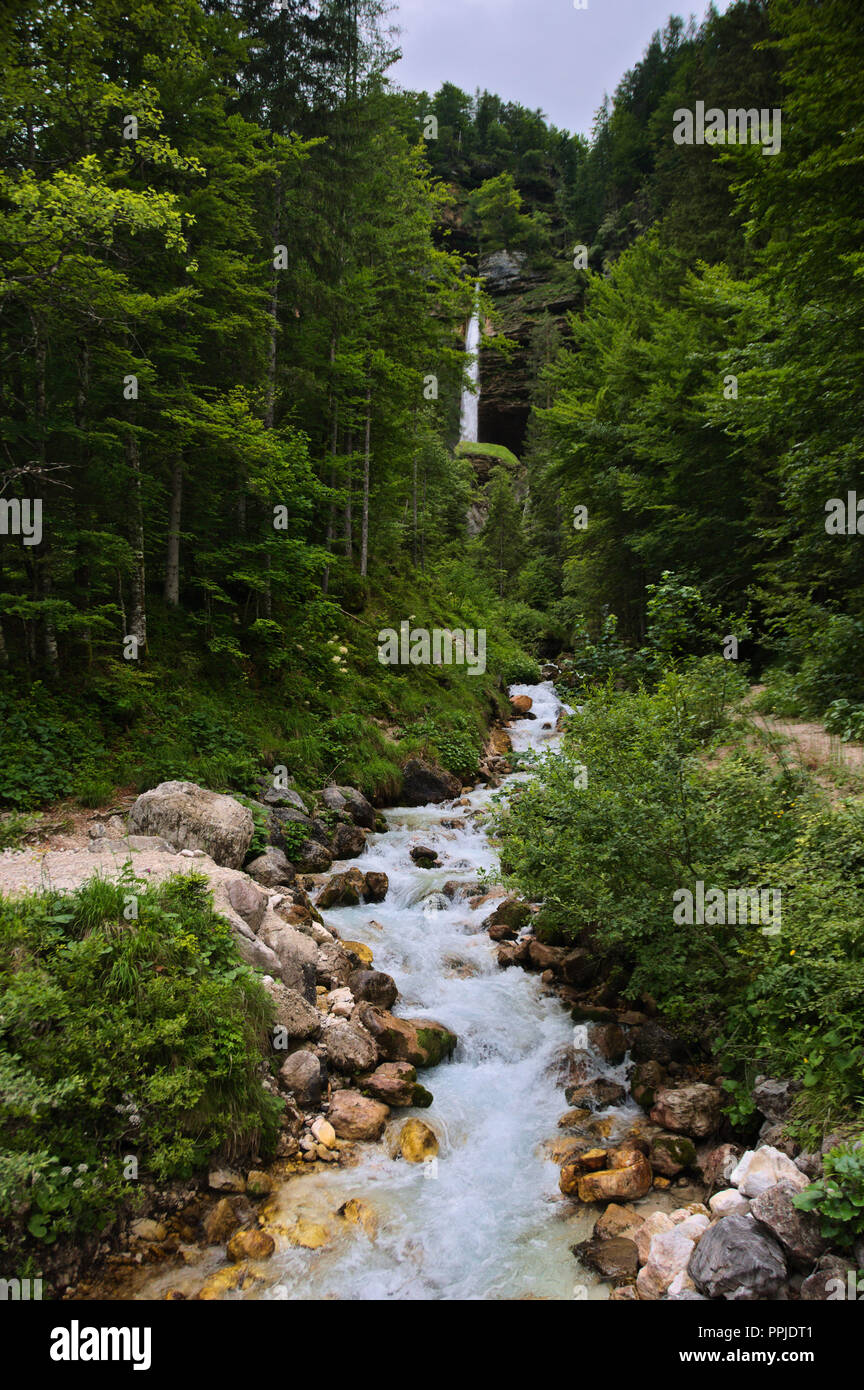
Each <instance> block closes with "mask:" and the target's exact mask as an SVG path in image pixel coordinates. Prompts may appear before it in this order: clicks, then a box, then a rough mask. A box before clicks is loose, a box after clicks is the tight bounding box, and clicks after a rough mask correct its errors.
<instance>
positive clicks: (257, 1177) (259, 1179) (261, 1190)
mask: <svg viewBox="0 0 864 1390" xmlns="http://www.w3.org/2000/svg"><path fill="white" fill-rule="evenodd" d="M246 1191H247V1193H248V1194H249V1196H250V1197H268V1196H269V1195H270V1193H271V1192H272V1191H273V1179H272V1178H271V1177H270V1175H269V1173H263V1172H261V1171H260V1169H257V1168H255V1169H253V1170H252V1172H251V1173H247V1174H246Z"/></svg>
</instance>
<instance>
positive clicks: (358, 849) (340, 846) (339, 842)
mask: <svg viewBox="0 0 864 1390" xmlns="http://www.w3.org/2000/svg"><path fill="white" fill-rule="evenodd" d="M365 846H366V832H365V831H364V830H361V828H360V826H359V825H337V827H336V829H335V830H334V832H333V838H332V840H331V841H330V851H331V853H332V855H333V858H334V859H356V858H357V856H358V854H362V853H363V850H364V848H365Z"/></svg>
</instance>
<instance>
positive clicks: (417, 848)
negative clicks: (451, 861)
mask: <svg viewBox="0 0 864 1390" xmlns="http://www.w3.org/2000/svg"><path fill="white" fill-rule="evenodd" d="M408 853H409V854H410V856H411V858H412V859H413V861H414V863H415V864H416V865H417V867H418V869H435V868H437V867H438V865H439V862H440V861H439V859H438V855H437V853H436V851H435V850H434V849H430V847H429V846H428V845H413V846H412V847H411V849H410V850H409V851H408Z"/></svg>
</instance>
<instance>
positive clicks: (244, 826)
mask: <svg viewBox="0 0 864 1390" xmlns="http://www.w3.org/2000/svg"><path fill="white" fill-rule="evenodd" d="M129 829H130V831H132V832H136V833H140V834H143V835H160V836H161V837H162V838H163V839H165V840H167V841H168V843H169V844H171V845H173V846H174V847H175V848H176V849H198V850H203V851H204V853H205V854H209V856H210V858H211V859H212V860H213V861H214V862H215V863H216V864H222V865H224V866H225V867H226V868H229V869H239V868H242V865H243V860H244V859H245V858H246V855H247V853H248V850H249V846H250V845H251V843H252V836H253V834H254V832H255V823H254V821H253V819H252V812H251V811H250V810H249V809H248V807H246V806H241V804H240V802H239V801H235V799H234V797H233V796H223V795H222V794H221V793H219V792H210V791H206V790H205V789H204V787H199V786H196V784H195V783H194V782H160V783H159V785H158V787H151V789H150V790H149V791H146V792H142V793H141V795H140V796H139V797H138V799H137V801H136V802H135V804H134V806H133V807H132V810H131V811H130V813H129Z"/></svg>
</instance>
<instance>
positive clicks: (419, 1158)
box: [399, 1120, 438, 1163]
mask: <svg viewBox="0 0 864 1390" xmlns="http://www.w3.org/2000/svg"><path fill="white" fill-rule="evenodd" d="M399 1152H400V1153H401V1155H402V1157H403V1158H404V1159H405V1161H406V1162H407V1163H428V1162H429V1160H430V1159H432V1158H437V1156H438V1136H437V1134H436V1133H435V1131H434V1129H432V1128H431V1126H430V1125H427V1124H426V1123H424V1121H423V1120H406V1121H405V1124H404V1125H403V1126H402V1128H401V1130H400V1131H399Z"/></svg>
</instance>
